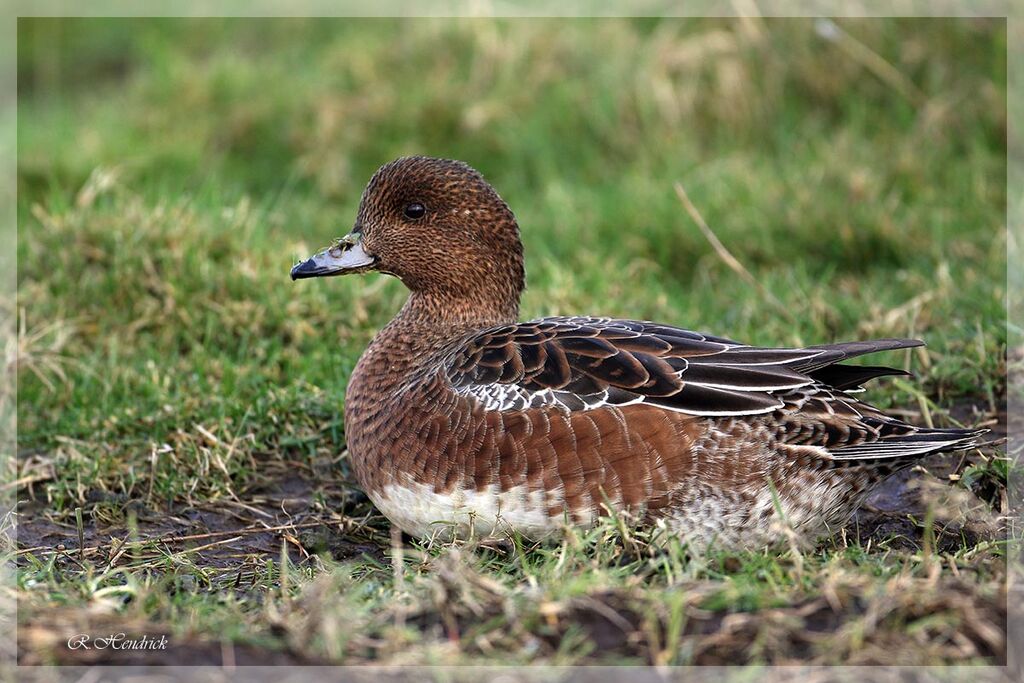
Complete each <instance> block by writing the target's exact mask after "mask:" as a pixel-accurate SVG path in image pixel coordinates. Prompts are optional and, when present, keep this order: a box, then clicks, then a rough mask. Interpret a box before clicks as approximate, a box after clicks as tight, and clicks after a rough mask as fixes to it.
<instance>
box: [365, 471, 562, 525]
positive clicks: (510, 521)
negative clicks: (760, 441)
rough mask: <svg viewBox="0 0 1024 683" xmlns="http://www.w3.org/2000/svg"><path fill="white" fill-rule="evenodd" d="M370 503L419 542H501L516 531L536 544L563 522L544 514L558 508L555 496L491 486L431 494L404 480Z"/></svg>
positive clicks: (377, 494) (424, 487)
mask: <svg viewBox="0 0 1024 683" xmlns="http://www.w3.org/2000/svg"><path fill="white" fill-rule="evenodd" d="M370 499H371V500H372V501H373V503H374V505H376V506H377V509H379V510H380V511H381V512H382V513H384V516H385V517H387V518H388V519H389V520H391V523H392V524H394V525H395V526H397V527H398V528H399V529H401V530H402V531H404V532H405V533H407V534H409V535H411V536H418V537H420V538H438V539H450V538H452V537H456V538H507V537H508V536H509V534H510V533H511V532H512V531H516V532H518V533H520V534H522V535H523V536H525V537H527V538H530V539H535V540H536V539H541V538H544V537H546V536H550V535H552V534H554V533H557V532H558V531H559V530H560V529H562V528H563V527H564V526H565V524H566V520H567V518H564V519H563V518H562V517H551V516H550V515H549V514H548V510H549V509H551V507H559V506H561V503H562V501H561V496H560V494H559V493H557V492H545V491H537V490H534V491H529V490H528V489H527V487H526V486H515V487H513V488H511V489H509V490H508V491H504V492H501V493H499V492H498V489H497V487H496V486H490V487H488V488H486V489H484V490H483V491H475V490H473V489H460V490H456V491H452V492H451V493H437V492H435V491H434V490H433V488H432V487H430V486H427V485H425V484H420V483H417V482H412V481H409V482H405V483H403V484H388V485H387V486H385V487H384V489H383V490H382V491H378V492H374V493H372V494H370ZM552 504H553V505H552Z"/></svg>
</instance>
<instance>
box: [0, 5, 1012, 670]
mask: <svg viewBox="0 0 1024 683" xmlns="http://www.w3.org/2000/svg"><path fill="white" fill-rule="evenodd" d="M838 30H839V31H838V33H836V32H835V31H832V32H829V30H828V27H827V26H824V27H823V25H821V24H818V25H816V24H815V23H814V22H813V21H811V20H746V21H729V20H717V19H715V20H712V19H692V20H680V21H676V20H665V21H656V20H573V21H563V20H516V21H496V20H489V19H473V20H406V21H400V20H315V21H314V20H274V21H262V20H170V19H161V20H109V19H103V20H100V19H77V20H50V19H33V20H26V19H22V20H20V21H19V41H18V76H19V78H18V83H19V101H18V107H19V110H18V115H19V121H18V123H19V125H18V145H19V147H18V191H19V193H18V194H19V196H18V215H19V226H20V231H19V240H18V301H17V303H16V305H15V304H14V302H6V303H5V306H6V307H7V310H8V312H9V313H10V314H11V315H13V316H16V317H17V319H18V320H19V322H20V334H19V338H18V341H19V344H18V349H17V360H18V363H17V373H18V374H17V377H18V391H19V394H18V423H19V439H18V440H19V443H18V447H19V453H18V458H17V459H15V460H13V461H12V462H11V465H10V471H9V472H8V475H9V477H10V478H11V479H12V480H17V481H18V482H19V483H18V494H19V500H20V501H21V503H20V508H19V515H18V524H19V547H20V552H19V554H18V555H16V556H11V561H12V562H15V563H16V566H17V577H18V578H17V581H18V583H17V595H18V599H19V622H20V627H21V628H20V631H19V655H20V657H21V660H22V661H23V662H26V663H28V662H75V661H90V660H81V659H76V658H81V657H88V656H93V657H97V656H99V654H97V651H93V653H92V655H88V654H85V653H82V652H77V653H76V652H71V651H68V650H67V649H66V647H64V646H63V641H62V639H66V637H67V636H66V634H67V633H70V632H74V630H73V629H77V630H78V632H81V630H82V628H83V624H85V625H88V626H89V628H90V629H91V630H92V631H94V632H97V633H102V632H104V629H106V630H109V628H113V625H117V628H118V629H119V630H129V631H132V629H134V632H136V633H143V632H145V633H151V634H168V635H170V636H171V642H172V644H173V646H172V647H173V648H178V650H177V651H178V652H179V653H187V654H179V655H178V656H177V657H178V658H177V659H175V658H174V657H175V655H174V653H173V652H172V653H171V654H170V655H165V656H167V657H169V658H170V659H169V660H167V661H182V659H181V657H182V656H186V657H188V659H187V661H191V662H197V663H199V662H209V663H220V662H221V661H224V660H225V658H228V657H230V658H233V661H236V662H239V663H287V662H292V663H301V662H330V663H361V662H370V661H372V662H379V663H468V662H477V663H484V662H486V663H527V662H545V663H553V664H571V663H624V662H633V663H654V664H687V663H717V662H760V663H783V662H786V663H792V662H814V663H875V662H884V663H903V664H914V663H939V662H957V663H965V662H987V663H992V662H998V661H1000V660H1001V659H1002V658H1004V657H1005V597H1006V596H1005V589H1004V585H1005V580H1006V569H1005V552H1006V548H1005V541H1004V540H1003V539H1004V538H1005V536H1006V534H1007V531H1008V530H1007V529H1006V522H1005V520H1006V518H1007V515H1009V513H1010V510H1009V509H1008V507H1007V506H1008V502H1007V498H1006V493H1005V484H1006V479H1007V477H1008V467H1009V464H1008V463H1009V461H1008V460H1007V459H1006V457H1005V451H1004V448H1003V446H1002V445H1001V444H1000V443H999V442H998V440H997V441H996V443H995V445H992V446H989V447H986V448H983V449H981V450H979V451H975V452H972V453H970V454H968V456H967V457H965V458H961V457H960V456H959V455H957V456H950V457H946V458H936V459H934V460H930V461H929V462H928V463H925V467H923V468H921V469H920V470H919V471H916V472H914V473H912V475H911V476H910V477H909V478H907V480H906V481H900V482H897V484H898V485H894V487H892V491H890V493H891V495H890V496H889V498H886V499H882V500H880V501H876V504H877V505H876V507H878V508H879V509H877V510H871V511H868V512H866V513H865V514H864V515H862V516H861V518H860V519H859V520H858V522H857V523H855V524H854V525H852V526H851V527H849V528H848V529H846V530H843V532H842V533H841V534H840V535H838V536H837V537H836V538H835V539H833V540H832V541H830V542H827V543H825V544H824V545H822V546H821V547H819V548H816V549H813V550H811V551H807V550H804V551H798V550H796V549H791V550H788V551H782V552H767V551H766V552H762V553H740V554H712V555H711V556H709V557H707V558H692V557H690V556H688V555H687V553H686V552H685V550H684V549H682V548H678V547H669V548H668V549H665V550H656V549H655V548H654V547H652V546H650V545H649V544H648V543H647V539H646V537H645V533H646V532H644V530H629V529H621V528H619V527H618V526H617V525H615V524H614V523H609V524H608V525H603V526H600V527H599V528H597V529H595V530H593V531H589V532H578V533H576V534H573V535H570V536H569V537H568V538H567V539H566V540H565V541H564V542H563V543H562V544H561V545H542V546H539V547H534V546H532V545H530V544H526V543H523V542H522V541H519V542H517V543H515V544H513V545H512V546H510V547H498V548H484V547H478V546H474V545H472V544H470V545H467V546H437V545H435V546H428V547H424V546H422V545H419V544H416V543H411V542H409V541H408V540H406V541H404V542H401V543H398V544H395V543H394V540H393V539H392V538H391V536H390V535H389V533H388V525H387V522H386V520H384V519H383V518H382V517H380V516H379V515H378V514H376V513H375V511H374V510H373V509H372V507H371V506H370V505H369V504H368V502H367V501H366V499H365V498H364V497H363V496H362V495H361V494H360V493H359V492H358V491H357V490H356V489H355V488H354V486H353V484H352V482H351V480H350V478H349V476H348V467H347V459H346V455H345V451H344V444H345V436H344V431H343V427H342V415H343V409H344V406H343V395H344V388H345V385H346V381H347V378H348V374H349V373H350V371H351V369H352V367H353V365H354V363H355V361H356V359H357V358H358V356H359V354H360V353H361V351H362V350H363V349H364V348H365V347H366V345H367V343H368V342H369V340H370V338H371V337H372V335H373V333H374V331H375V330H377V329H379V328H380V327H381V326H382V325H383V324H384V323H386V322H387V320H388V319H389V318H390V316H391V315H393V313H394V312H395V311H396V310H397V309H398V307H399V306H400V304H401V301H402V299H403V297H404V291H403V289H402V287H401V285H400V283H398V282H396V281H393V280H390V279H387V278H384V277H383V276H376V277H371V278H362V279H359V278H345V279H340V280H331V281H326V282H324V281H311V282H304V283H301V286H299V285H293V284H292V283H290V282H289V281H288V278H287V273H288V269H289V267H290V266H291V264H292V263H293V261H294V260H295V259H296V258H297V257H299V256H302V255H308V254H309V253H310V252H311V250H313V249H314V248H316V247H320V246H323V245H324V244H326V243H327V242H328V241H329V240H330V239H331V238H333V237H336V236H338V235H340V234H344V233H345V232H346V231H347V229H348V227H349V226H350V224H351V222H352V219H353V216H354V213H355V207H356V205H357V203H358V200H359V195H360V192H361V190H362V187H363V184H364V183H365V181H366V179H368V178H369V176H370V174H371V173H372V172H373V170H374V169H375V168H376V167H377V166H378V165H380V164H381V163H383V162H385V161H387V160H390V159H391V158H393V157H395V156H398V155H401V154H409V153H425V154H432V155H438V156H448V157H454V158H459V159H463V160H465V161H467V162H469V163H470V164H472V165H474V166H476V167H477V168H479V169H480V170H481V171H482V172H483V173H484V174H485V175H486V176H487V177H488V178H489V179H490V180H491V182H492V183H493V184H494V185H495V186H496V187H497V188H498V190H499V191H500V192H501V193H502V195H503V197H504V198H505V199H506V200H507V201H508V202H509V204H510V205H511V206H512V208H513V209H514V210H515V211H516V214H517V216H518V218H519V221H520V224H521V227H522V231H523V239H524V243H525V248H526V254H527V267H528V284H529V289H528V290H527V293H526V296H525V299H524V301H523V313H524V315H525V316H527V317H535V316H541V315H551V314H567V313H591V312H592V313H600V314H604V315H613V316H623V317H634V318H641V319H654V320H662V321H666V322H671V323H676V324H681V325H685V326H688V327H691V328H696V329H704V330H708V331H710V332H713V333H716V334H720V335H725V336H730V337H733V338H737V339H742V340H744V341H749V342H752V343H758V344H771V345H790V344H805V343H807V344H809V343H820V342H825V341H832V340H839V339H853V338H858V337H872V336H877V337H882V336H917V337H922V338H924V339H926V340H927V342H928V347H927V349H924V350H920V351H917V352H915V353H914V354H913V355H897V354H889V355H888V356H887V357H884V356H885V355H884V354H883V356H880V357H879V358H877V359H872V361H871V362H881V363H886V362H888V363H894V364H897V365H900V366H908V367H910V368H912V369H913V370H914V372H915V374H916V378H915V379H914V380H911V381H896V382H888V383H880V384H879V385H878V386H877V387H876V388H873V389H872V390H871V391H870V398H871V399H872V400H873V401H875V402H876V403H878V404H879V405H881V406H884V407H887V408H892V409H894V410H897V411H903V412H902V414H904V415H906V416H907V417H908V419H911V420H915V421H919V422H922V423H925V422H928V421H931V422H933V423H934V424H937V425H948V424H960V423H963V424H979V423H989V424H991V425H994V426H995V427H996V428H997V430H996V431H997V434H996V435H997V436H998V435H999V429H1002V430H1003V431H1005V408H1004V402H1005V396H1006V381H1005V377H1006V373H1007V340H1006V327H1005V324H1004V323H1005V305H1006V291H1005V282H1006V277H1005V276H1006V272H1005V266H1006V262H1005V253H1006V237H1005V234H1006V231H1005V222H1004V221H1005V203H1006V176H1005V166H1006V151H1005V147H1006V125H1007V122H1006V113H1005V111H1006V110H1005V101H1006V88H1005V80H1006V70H1005V62H1006V29H1005V23H1003V22H1001V21H998V20H946V19H897V20H859V21H858V20H848V21H843V22H842V23H841V24H840V25H839V26H838ZM851 41H853V42H851ZM850 45H860V46H861V47H862V48H863V49H861V50H859V51H858V49H857V48H854V49H852V50H851V49H850ZM864 50H866V51H867V52H864ZM865 55H867V56H865ZM879 60H881V64H883V65H885V64H887V65H888V67H889V69H891V71H889V70H886V69H884V68H880V67H879ZM893 74H895V76H894V75H893ZM677 182H678V183H679V184H680V185H681V186H682V187H683V188H684V189H685V192H686V195H687V196H688V197H689V198H690V200H691V201H692V202H693V204H694V206H695V207H696V208H697V209H698V210H699V212H700V214H701V215H702V216H703V218H704V219H705V221H706V222H707V224H708V226H709V227H710V228H711V230H713V231H714V233H715V235H717V237H718V238H719V239H720V240H721V241H722V243H723V244H724V245H725V246H726V248H727V249H728V250H729V251H730V252H731V253H732V254H734V255H735V257H736V258H737V259H738V260H739V261H740V262H741V263H742V264H743V265H744V267H746V268H747V269H749V271H750V272H751V274H752V275H753V277H754V278H755V279H756V281H757V282H758V283H760V286H761V287H763V288H764V290H765V291H766V292H767V293H768V294H769V295H770V296H769V295H766V294H765V293H763V292H761V291H759V290H758V288H756V287H753V286H751V284H750V283H748V282H747V281H745V280H744V279H742V278H741V277H739V276H737V275H736V274H735V273H734V272H733V271H732V270H730V268H729V267H728V265H726V263H724V262H723V260H722V259H721V258H720V257H719V255H718V254H717V253H716V252H715V250H714V249H713V248H712V247H711V246H710V245H709V244H708V242H707V240H706V239H705V237H704V236H703V235H702V234H701V231H700V230H699V229H698V228H697V226H696V225H695V224H694V222H693V220H692V218H691V216H690V215H689V213H688V212H687V210H686V208H685V207H684V206H683V205H682V204H681V203H680V201H679V198H678V197H677V195H676V193H675V191H674V189H673V186H674V184H675V183H677ZM776 299H777V300H778V302H780V303H779V304H775V303H773V300H776ZM1011 357H1012V358H1017V361H1015V362H1019V355H1016V356H1013V355H1011ZM1000 425H1002V426H1001V427H1000ZM926 468H927V471H926ZM894 501H895V502H894ZM76 514H77V515H80V516H81V519H82V522H81V524H79V523H78V522H77V521H76ZM9 523H13V520H9ZM288 525H294V528H293V527H288ZM266 527H270V528H272V529H275V530H273V531H267V530H266ZM279 527H288V528H279ZM624 533H625V535H626V537H625V538H624V537H623V534H624ZM1015 533H1016V530H1013V529H1010V530H1009V534H1010V536H1011V538H1014V537H1015ZM80 534H81V537H82V542H83V543H84V546H85V548H82V547H81V545H80V541H79V535H80ZM210 534H213V535H210ZM197 537H198V538H197ZM86 549H88V550H87V551H86ZM399 550H400V557H401V559H400V560H397V559H396V552H397V551H399ZM69 629H70V630H69ZM108 655H109V652H108ZM133 656H141V655H133ZM154 656H156V655H154ZM161 661H163V660H161Z"/></svg>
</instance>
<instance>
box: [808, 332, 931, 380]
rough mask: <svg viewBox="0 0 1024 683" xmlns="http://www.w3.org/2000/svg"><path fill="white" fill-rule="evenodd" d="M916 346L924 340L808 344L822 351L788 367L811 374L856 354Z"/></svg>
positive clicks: (874, 340)
mask: <svg viewBox="0 0 1024 683" xmlns="http://www.w3.org/2000/svg"><path fill="white" fill-rule="evenodd" d="M916 346H924V342H923V341H921V340H920V339H873V340H871V341H855V342H841V343H839V344H822V345H820V346H808V347H807V349H808V350H815V349H821V350H822V351H824V353H821V354H819V355H817V356H815V357H814V358H808V359H807V360H804V361H798V362H797V363H795V364H793V365H792V366H790V367H792V368H793V369H794V370H796V371H797V372H803V373H807V374H811V373H813V372H814V371H815V370H819V369H821V368H824V367H827V366H829V365H832V364H834V363H838V362H839V361H843V360H847V359H849V358H856V357H857V356H863V355H865V354H868V353H877V352H879V351H892V350H895V349H911V348H914V347H916Z"/></svg>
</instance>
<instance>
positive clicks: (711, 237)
mask: <svg viewBox="0 0 1024 683" xmlns="http://www.w3.org/2000/svg"><path fill="white" fill-rule="evenodd" d="M675 189H676V196H678V197H679V201H680V203H682V205H683V208H684V209H686V212H687V213H688V214H690V218H692V219H693V222H694V223H696V224H697V227H698V228H700V231H701V232H702V233H703V234H704V237H705V239H707V241H708V242H709V243H710V244H711V247H712V248H713V249H714V250H715V253H716V254H718V257H719V258H720V259H722V261H724V262H725V265H727V266H729V268H731V269H732V270H733V272H735V273H736V274H737V275H739V276H740V277H742V278H743V279H744V280H746V281H747V282H749V283H750V284H752V285H753V286H754V287H755V288H756V289H757V291H758V292H760V293H761V296H763V297H764V298H765V300H767V301H768V302H769V303H770V304H771V305H772V306H774V307H775V308H776V309H777V310H778V311H779V313H781V314H782V315H783V316H784V317H785V318H786V320H790V321H792V320H794V318H793V314H792V313H791V312H790V311H789V309H788V308H786V306H785V304H783V303H782V302H781V301H780V300H779V299H778V297H776V296H775V295H774V294H772V293H771V292H769V291H768V288H767V287H765V286H764V285H762V284H761V283H760V282H758V280H757V278H755V277H754V276H753V274H751V272H750V271H749V270H747V268H746V266H744V265H743V264H742V263H740V261H739V259H737V258H736V257H735V256H733V255H732V252H730V251H729V250H728V249H726V247H725V245H724V244H722V241H721V240H720V239H718V236H717V235H716V234H715V233H714V232H713V231H712V230H711V228H709V227H708V224H707V223H705V222H704V218H703V216H701V215H700V212H699V211H697V207H695V206H694V205H693V202H691V201H690V197H689V196H688V195H687V194H686V190H684V189H683V186H682V185H681V184H679V183H676V184H675Z"/></svg>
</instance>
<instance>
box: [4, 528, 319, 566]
mask: <svg viewBox="0 0 1024 683" xmlns="http://www.w3.org/2000/svg"><path fill="white" fill-rule="evenodd" d="M324 524H327V522H325V521H323V520H318V521H315V522H303V523H302V524H282V525H280V526H272V527H250V528H247V529H232V530H231V531H211V532H210V533H206V534H191V535H189V536H158V537H156V538H148V539H145V540H142V539H140V540H138V541H130V542H129V543H127V544H125V545H129V546H134V547H138V546H142V545H146V544H147V543H165V544H170V543H183V542H185V541H199V540H203V539H207V538H217V537H219V536H238V537H239V538H241V537H242V536H249V535H251V534H257V533H266V532H274V531H285V530H290V529H307V528H309V527H314V526H321V525H324ZM111 547H112V545H111V546H105V545H98V546H93V547H91V548H83V549H82V556H83V558H84V556H85V554H90V555H91V554H93V553H97V552H99V551H101V550H105V549H108V548H111ZM204 547H205V546H204ZM122 548H123V546H118V550H121V549H122ZM193 550H196V549H195V548H193ZM33 552H35V553H38V552H49V553H57V552H60V551H58V550H54V549H52V548H50V547H49V546H45V545H42V546H36V547H34V548H23V549H21V550H19V551H18V552H17V553H15V555H26V554H28V553H33Z"/></svg>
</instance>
